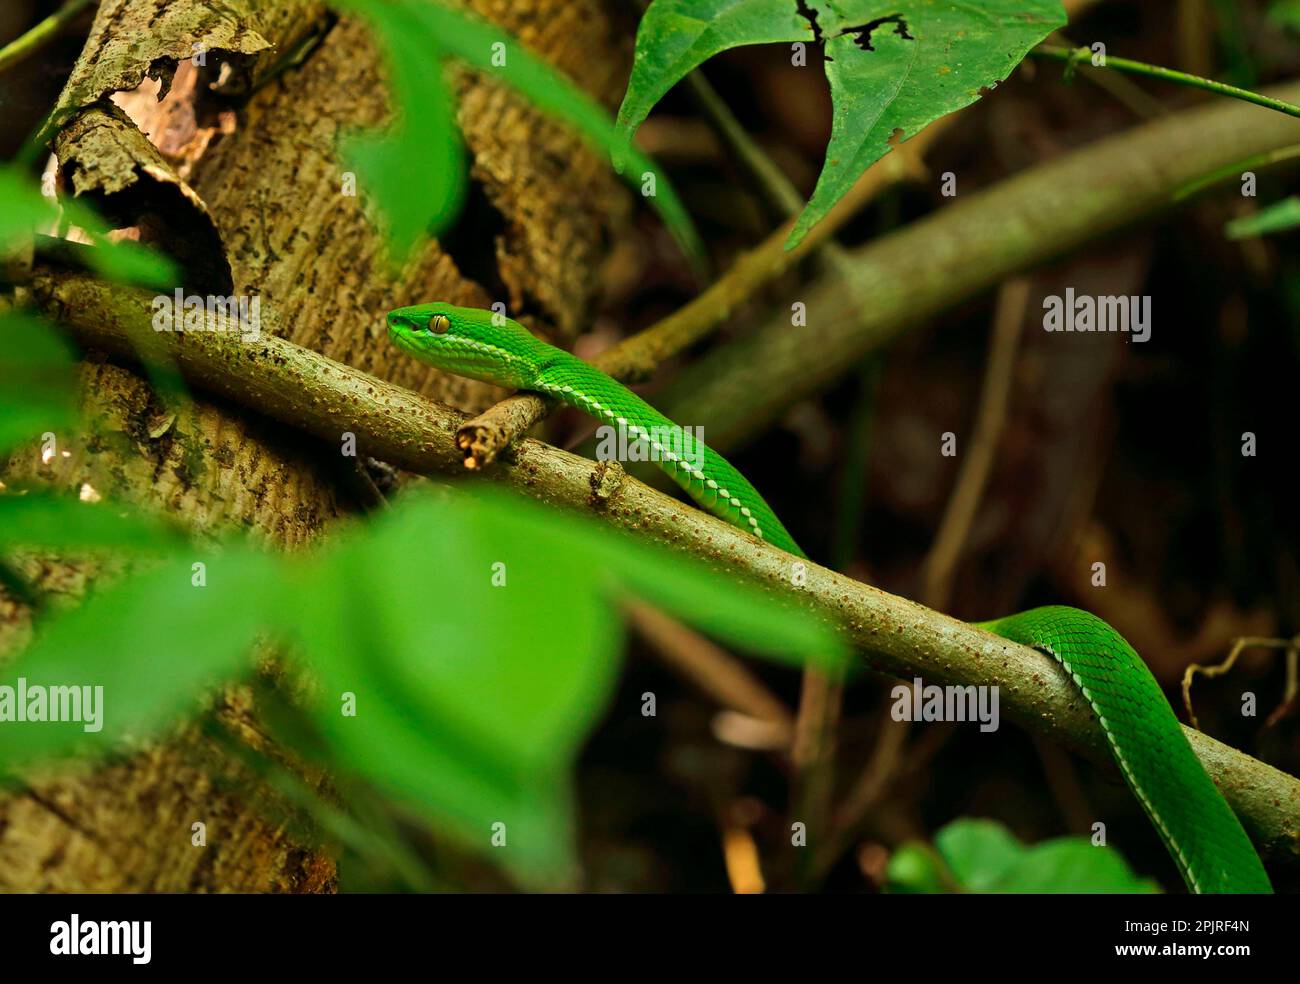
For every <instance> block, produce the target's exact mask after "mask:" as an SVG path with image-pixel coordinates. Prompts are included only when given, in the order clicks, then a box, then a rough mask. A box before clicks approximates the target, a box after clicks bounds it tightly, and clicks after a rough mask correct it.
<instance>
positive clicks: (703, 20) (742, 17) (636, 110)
mask: <svg viewBox="0 0 1300 984" xmlns="http://www.w3.org/2000/svg"><path fill="white" fill-rule="evenodd" d="M792 14H793V16H792ZM1064 23H1065V12H1064V10H1063V9H1062V7H1061V4H1060V2H1059V0H980V2H978V3H976V2H953V0H900V2H897V3H882V2H879V0H806V2H805V3H803V4H800V3H799V2H798V0H787V2H780V0H654V2H653V3H651V5H650V7H649V9H647V11H646V13H645V17H644V18H643V19H642V21H641V27H640V30H639V31H638V32H637V54H636V63H635V65H634V67H633V70H632V77H631V79H630V80H629V82H628V90H627V95H626V97H625V98H624V100H623V106H622V108H621V109H620V110H619V117H618V118H619V124H620V126H621V127H622V128H623V130H624V133H625V135H626V139H628V140H630V139H631V136H632V133H633V132H634V131H635V129H636V128H637V127H638V126H639V125H640V124H641V122H642V120H644V119H645V117H646V115H647V114H648V113H649V112H650V110H651V109H652V108H653V106H654V105H655V103H656V102H658V101H659V99H660V98H662V96H663V94H664V93H665V92H666V91H667V90H668V89H669V88H670V87H671V86H672V85H674V84H675V83H676V82H678V81H679V80H680V79H681V78H682V77H683V76H685V75H686V73H687V72H689V71H691V70H693V69H694V68H696V67H698V66H699V65H701V64H703V62H704V61H706V60H707V59H708V58H710V57H711V56H712V55H715V54H717V53H719V52H721V51H725V50H727V49H729V48H734V47H738V46H740V45H746V44H761V43H765V42H773V41H787V42H792V43H793V42H797V41H802V42H805V43H808V42H811V41H813V40H821V41H823V42H824V44H825V52H826V61H825V72H826V77H827V80H828V81H829V83H830V87H831V100H832V103H833V105H834V116H833V119H832V124H831V139H830V143H829V145H828V146H827V148H826V163H825V165H824V167H823V169H822V173H821V176H820V177H819V178H818V181H817V187H816V188H815V189H814V191H813V195H812V198H811V199H810V200H809V202H808V205H807V207H806V208H805V209H804V211H803V212H802V213H801V214H800V216H799V220H798V222H797V223H796V224H795V227H794V229H793V230H792V231H791V233H790V238H789V240H788V241H787V243H786V246H787V248H793V247H794V246H795V245H797V244H798V242H799V241H800V240H801V239H803V237H804V236H805V235H806V234H807V232H808V230H809V229H811V228H812V227H813V226H814V225H815V224H816V223H817V222H819V221H821V219H822V218H824V217H825V215H826V213H827V212H829V211H830V209H831V207H832V206H833V205H834V204H835V203H836V202H837V201H839V199H840V198H841V197H842V196H843V195H844V193H845V192H846V191H848V190H849V188H850V187H852V185H853V183H854V182H855V181H856V180H857V179H858V177H859V176H860V175H861V174H862V172H863V171H865V170H866V169H867V168H868V167H870V166H871V165H872V164H874V163H875V162H876V161H877V160H879V159H880V158H881V157H883V156H885V154H887V153H889V151H890V150H891V149H892V147H893V146H896V145H897V144H898V143H901V142H903V141H905V140H907V139H909V138H911V137H913V136H915V135H916V134H917V133H918V132H920V131H921V130H922V129H924V128H925V127H926V126H928V125H929V124H930V123H932V122H933V121H934V120H936V119H938V118H939V117H941V116H945V115H947V114H948V113H951V112H954V111H955V110H958V109H961V108H963V107H965V106H968V105H970V104H971V103H973V102H975V101H976V100H977V99H978V98H979V96H980V93H981V92H982V91H983V90H984V89H986V88H990V87H992V86H994V85H996V84H997V83H998V82H1001V81H1002V80H1003V79H1005V78H1006V77H1007V76H1008V75H1009V74H1010V73H1011V70H1012V69H1013V68H1015V66H1016V65H1017V64H1019V63H1020V61H1021V59H1023V58H1024V56H1025V54H1026V53H1027V52H1028V51H1029V49H1030V48H1032V47H1033V46H1034V45H1035V44H1037V43H1039V42H1040V41H1042V40H1043V38H1045V37H1046V36H1047V35H1048V34H1050V33H1051V32H1052V31H1054V30H1056V29H1057V28H1058V27H1060V26H1062V25H1063V24H1064Z"/></svg>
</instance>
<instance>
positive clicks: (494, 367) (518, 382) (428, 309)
mask: <svg viewBox="0 0 1300 984" xmlns="http://www.w3.org/2000/svg"><path fill="white" fill-rule="evenodd" d="M388 337H389V339H390V340H391V341H392V343H393V344H394V345H396V346H397V347H398V348H400V349H401V350H402V351H404V352H407V353H408V354H410V355H413V356H415V358H417V359H419V360H420V361H421V362H427V363H429V364H430V365H432V366H436V367H437V368H439V369H442V370H444V371H446V372H451V373H455V374H456V375H458V376H468V377H469V378H470V379H478V380H482V381H483V382H485V383H494V384H496V385H497V386H505V387H507V388H511V389H529V388H531V386H532V385H533V383H534V382H535V381H536V378H537V372H538V370H539V369H540V368H541V367H542V366H543V365H544V364H545V363H546V362H547V361H548V360H549V359H550V358H551V356H552V354H553V352H554V350H553V349H552V348H551V346H549V345H547V344H546V343H545V342H543V341H541V340H540V339H538V338H535V337H533V335H532V333H531V332H529V331H528V329H527V328H525V327H524V326H523V325H521V324H519V323H518V322H517V321H511V320H510V319H509V318H507V317H505V315H502V314H497V313H494V312H492V311H483V310H480V309H478V308H463V307H456V306H455V305H453V304H443V303H441V302H438V303H434V304H418V305H416V306H414V307H404V308H398V309H397V310H396V311H390V312H389V314H388Z"/></svg>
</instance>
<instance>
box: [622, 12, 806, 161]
mask: <svg viewBox="0 0 1300 984" xmlns="http://www.w3.org/2000/svg"><path fill="white" fill-rule="evenodd" d="M815 40H816V39H815V36H814V34H813V29H812V24H811V23H810V22H809V20H808V18H806V17H804V16H802V15H800V13H799V8H798V5H797V0H653V2H652V3H651V4H650V6H649V7H648V8H646V12H645V14H644V16H643V17H642V18H641V25H640V27H639V28H638V29H637V33H636V56H635V57H636V60H635V62H634V63H633V66H632V77H631V79H629V80H628V84H627V94H626V95H624V97H623V104H622V105H621V106H619V108H618V126H619V130H620V131H621V133H622V140H623V143H624V145H625V146H626V145H629V144H630V143H631V140H632V134H633V133H635V132H636V129H637V127H639V126H640V125H641V124H642V123H643V122H645V118H646V117H647V116H649V115H650V110H652V109H654V107H655V106H656V104H658V102H659V100H660V99H662V98H663V97H664V96H665V95H666V94H667V93H668V90H669V89H671V88H672V87H673V86H674V85H676V84H677V83H678V82H680V81H681V80H682V79H684V78H685V77H686V76H687V75H688V74H690V73H691V72H692V71H694V70H695V69H697V68H699V67H700V66H701V65H703V64H704V63H705V62H706V61H708V60H709V59H710V58H712V57H713V56H714V55H716V54H719V53H720V52H723V51H726V50H728V49H729V48H735V47H738V46H740V45H745V44H768V43H774V42H778V41H790V42H794V41H802V42H804V43H805V44H809V45H811V44H812V43H813V42H814V41H815Z"/></svg>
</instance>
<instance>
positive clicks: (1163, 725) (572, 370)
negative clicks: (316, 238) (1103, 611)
mask: <svg viewBox="0 0 1300 984" xmlns="http://www.w3.org/2000/svg"><path fill="white" fill-rule="evenodd" d="M388 326H389V337H390V338H391V339H392V341H393V343H394V344H396V345H397V346H398V347H399V348H401V349H402V350H404V351H406V352H408V353H409V354H411V355H413V356H415V357H416V358H417V359H419V360H421V361H422V362H426V363H429V364H430V365H433V366H436V367H437V368H439V369H441V370H444V371H446V372H451V373H455V374H456V375H460V376H467V377H469V378H471V379H478V380H482V381H484V382H488V383H494V384H496V385H498V386H502V387H506V388H508V389H519V390H528V391H531V392H534V393H539V394H542V395H544V396H548V397H552V398H553V399H555V400H557V401H559V402H560V403H563V404H566V405H568V406H572V407H576V408H577V409H579V410H582V411H584V412H585V413H588V414H590V415H591V416H592V417H595V418H596V419H597V420H600V421H602V422H604V423H606V424H609V425H614V426H617V427H619V428H622V429H623V430H624V431H625V432H626V434H627V436H628V438H629V439H630V440H633V441H638V440H639V441H641V442H644V443H645V444H648V445H649V446H650V449H651V450H652V451H653V452H654V454H652V455H651V457H652V460H655V461H656V463H657V464H658V465H659V466H660V467H661V468H662V469H663V470H664V471H665V472H667V473H668V474H669V475H670V476H671V477H672V478H673V479H674V481H676V482H677V483H678V484H679V485H680V486H681V487H682V488H683V489H685V490H686V492H687V493H689V494H690V496H691V498H692V499H694V500H695V501H696V502H697V503H699V505H700V506H702V507H703V508H704V509H706V510H708V511H709V512H711V513H713V515H715V516H718V517H719V518H721V519H723V520H725V521H726V522H728V523H731V524H732V525H733V526H736V527H738V528H740V529H741V530H744V531H746V532H748V533H750V534H752V535H753V536H755V537H758V538H759V539H762V540H765V541H766V542H768V543H770V544H772V545H774V546H777V547H780V548H781V549H783V550H786V551H788V552H789V553H791V554H794V555H795V556H798V557H804V556H805V554H804V553H803V551H801V550H800V549H799V546H798V544H796V543H795V541H794V538H793V537H791V536H790V534H789V532H787V530H786V529H785V527H784V526H782V525H781V521H780V520H779V519H777V518H776V514H775V513H774V512H773V511H772V509H771V507H770V506H768V504H767V503H766V502H764V501H763V497H762V496H761V495H759V494H758V492H757V490H755V488H754V487H753V486H752V485H750V483H749V482H748V481H747V480H746V479H745V477H744V476H743V475H741V474H740V472H739V471H737V470H736V469H735V468H734V467H732V465H731V464H730V463H728V462H727V461H726V460H725V459H724V458H723V457H722V456H721V455H719V454H717V453H716V452H714V451H713V450H711V449H710V448H708V447H707V446H706V445H705V444H704V442H703V441H702V440H699V439H697V438H696V437H695V436H694V435H693V434H691V433H690V432H689V429H687V428H680V427H678V426H677V425H676V424H674V423H673V422H672V421H671V420H669V419H668V418H667V417H665V416H664V415H663V414H661V413H659V411H657V410H655V409H654V408H653V407H652V406H650V405H649V404H648V403H646V402H645V401H644V400H642V399H641V398H640V397H638V396H636V395H635V394H634V393H632V392H631V391H630V390H628V389H627V388H626V387H624V386H622V385H621V384H619V383H618V382H616V381H615V380H613V379H611V378H610V377H609V376H607V375H605V374H604V373H603V372H601V371H600V370H598V369H596V368H594V367H593V366H590V365H588V364H587V363H585V362H583V361H582V360H580V359H578V358H575V357H574V356H573V355H570V354H569V353H568V352H565V351H563V350H561V349H558V348H555V347H554V346H552V345H548V344H546V343H545V342H543V341H541V340H540V339H538V338H536V337H535V336H533V335H532V334H531V333H530V332H529V331H528V330H527V329H526V328H524V327H523V326H522V325H520V324H519V323H517V322H515V321H512V320H510V319H508V318H506V317H505V316H503V315H500V314H494V313H492V312H490V311H482V310H477V309H472V308H462V307H454V306H452V305H450V304H422V305H418V306H416V307H406V308H401V309H399V310H396V311H393V312H391V313H390V314H389V315H388ZM979 627H980V628H983V629H986V630H988V631H990V632H992V633H994V634H995V635H998V636H1001V637H1002V638H1004V639H1008V640H1011V641H1013V642H1018V643H1022V644H1023V645H1026V646H1030V647H1032V648H1035V649H1038V650H1040V651H1042V652H1044V653H1047V654H1049V655H1051V656H1052V657H1054V658H1055V659H1056V660H1057V662H1059V663H1060V665H1061V666H1062V667H1063V668H1064V670H1065V672H1066V673H1068V674H1069V675H1070V677H1071V678H1073V680H1074V682H1075V684H1076V685H1077V686H1078V688H1079V690H1080V691H1081V692H1082V694H1083V696H1084V698H1085V699H1086V700H1087V701H1088V703H1089V704H1090V705H1091V707H1092V709H1093V711H1094V712H1095V713H1096V715H1097V718H1098V720H1099V721H1100V723H1101V727H1102V729H1103V730H1104V731H1105V733H1106V740H1107V742H1108V743H1109V746H1110V750H1111V752H1112V754H1113V755H1114V757H1115V761H1116V763H1117V764H1118V766H1119V769H1120V772H1121V773H1122V774H1123V776H1124V780H1125V782H1126V783H1127V784H1128V787H1129V789H1131V790H1132V792H1133V794H1134V795H1135V796H1136V797H1137V799H1138V801H1139V802H1140V803H1141V805H1142V809H1143V810H1144V811H1145V812H1146V815H1147V816H1148V817H1149V818H1150V820H1151V822H1152V824H1153V825H1154V826H1155V828H1156V831H1157V832H1158V833H1159V835H1160V839H1161V840H1162V841H1163V842H1164V844H1165V847H1166V848H1167V849H1168V851H1169V853H1170V855H1171V856H1172V857H1173V859H1174V861H1175V863H1176V864H1177V866H1178V870H1179V872H1180V873H1181V874H1182V876H1183V879H1184V881H1186V883H1187V886H1188V888H1189V889H1190V890H1191V891H1193V892H1269V891H1271V886H1270V884H1269V880H1268V876H1267V875H1266V874H1265V872H1264V866H1263V865H1262V864H1261V862H1260V860H1259V856H1258V855H1257V854H1256V853H1255V849H1254V847H1253V846H1252V845H1251V842H1250V840H1249V838H1247V836H1246V832H1245V831H1244V830H1243V829H1242V826H1241V823H1240V821H1239V820H1238V819H1237V817H1236V815H1235V814H1234V813H1233V812H1232V809H1231V808H1230V807H1229V806H1228V803H1227V801H1226V800H1224V798H1223V796H1222V795H1221V794H1220V792H1219V790H1218V788H1217V787H1216V786H1215V785H1214V782H1213V781H1212V780H1211V779H1210V777H1209V775H1207V774H1206V772H1205V769H1204V768H1203V767H1202V765H1201V763H1200V760H1199V759H1198V758H1197V757H1196V753H1195V752H1193V751H1192V747H1191V745H1190V744H1189V743H1188V741H1187V738H1186V736H1185V735H1184V734H1183V731H1182V727H1181V726H1180V725H1179V723H1178V719H1177V717H1175V715H1174V712H1173V710H1172V708H1170V706H1169V703H1168V701H1167V700H1166V699H1165V696H1164V694H1163V693H1162V692H1161V690H1160V686H1159V684H1158V683H1157V682H1156V680H1155V678H1154V677H1153V676H1152V675H1151V671H1150V670H1149V669H1147V666H1146V664H1145V663H1143V662H1142V660H1141V658H1139V656H1138V654H1137V653H1136V652H1135V651H1134V650H1133V648H1132V647H1131V646H1129V644H1128V643H1127V642H1125V641H1124V639H1123V638H1122V637H1121V636H1120V635H1119V633H1118V632H1116V631H1115V630H1114V629H1112V628H1111V627H1110V626H1109V625H1107V624H1106V623H1105V622H1103V621H1102V620H1101V619H1099V618H1097V617H1096V616H1094V615H1091V614H1089V613H1088V612H1085V611H1080V610H1079V609H1075V608H1067V607H1064V606H1051V607H1045V608H1035V609H1033V610H1031V611H1027V612H1022V613H1020V614H1018V615H1010V616H1008V617H1006V618H1001V619H997V620H995V621H991V622H985V623H980V626H979Z"/></svg>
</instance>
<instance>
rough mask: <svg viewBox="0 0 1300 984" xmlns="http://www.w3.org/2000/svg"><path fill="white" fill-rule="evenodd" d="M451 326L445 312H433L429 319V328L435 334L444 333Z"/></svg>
mask: <svg viewBox="0 0 1300 984" xmlns="http://www.w3.org/2000/svg"><path fill="white" fill-rule="evenodd" d="M449 328H451V321H450V319H449V318H448V317H447V316H446V315H445V314H435V315H434V316H433V317H432V318H430V319H429V330H430V331H431V332H433V333H434V334H435V335H445V334H447V330H448V329H449Z"/></svg>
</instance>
